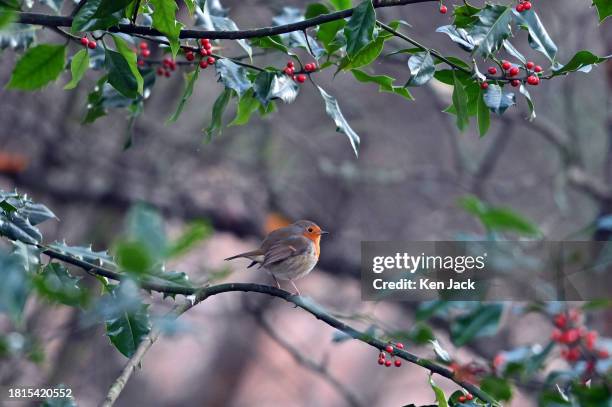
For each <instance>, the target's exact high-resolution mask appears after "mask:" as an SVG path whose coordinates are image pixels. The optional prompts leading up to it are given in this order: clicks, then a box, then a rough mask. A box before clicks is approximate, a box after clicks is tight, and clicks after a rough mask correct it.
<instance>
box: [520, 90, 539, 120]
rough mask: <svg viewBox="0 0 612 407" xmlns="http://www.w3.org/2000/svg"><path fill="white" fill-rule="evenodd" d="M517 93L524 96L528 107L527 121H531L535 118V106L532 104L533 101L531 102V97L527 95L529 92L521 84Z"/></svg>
mask: <svg viewBox="0 0 612 407" xmlns="http://www.w3.org/2000/svg"><path fill="white" fill-rule="evenodd" d="M519 92H521V94H522V95H523V96H525V100H527V106H528V107H529V117H528V118H527V119H528V120H529V121H532V120H534V119H535V118H536V112H535V105H534V104H533V100H531V95H530V94H529V91H528V90H527V88H526V87H525V85H523V84H521V87H520V88H519Z"/></svg>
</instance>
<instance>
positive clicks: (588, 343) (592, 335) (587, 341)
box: [584, 331, 597, 350]
mask: <svg viewBox="0 0 612 407" xmlns="http://www.w3.org/2000/svg"><path fill="white" fill-rule="evenodd" d="M595 342H597V332H596V331H591V332H587V333H586V334H585V335H584V346H585V347H586V348H587V349H588V350H593V348H595Z"/></svg>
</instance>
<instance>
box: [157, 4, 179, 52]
mask: <svg viewBox="0 0 612 407" xmlns="http://www.w3.org/2000/svg"><path fill="white" fill-rule="evenodd" d="M149 4H151V5H152V6H153V15H152V17H153V28H156V29H158V30H159V31H161V32H162V33H164V35H165V36H166V37H167V38H168V41H169V42H170V49H171V50H172V55H173V56H176V54H177V53H178V50H179V34H180V33H181V28H183V24H181V23H180V22H179V21H177V20H176V12H177V10H178V6H177V5H176V2H174V1H167V0H150V1H149Z"/></svg>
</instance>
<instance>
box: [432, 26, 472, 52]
mask: <svg viewBox="0 0 612 407" xmlns="http://www.w3.org/2000/svg"><path fill="white" fill-rule="evenodd" d="M436 32H438V33H443V34H446V35H448V36H449V37H450V39H451V40H452V41H453V42H454V43H455V44H457V45H459V46H460V47H461V48H462V49H463V50H465V51H468V52H471V51H472V50H473V49H474V47H475V44H474V39H473V38H472V37H471V36H470V34H469V33H468V32H467V31H466V30H465V29H463V28H457V27H455V26H452V25H443V26H442V27H438V28H437V29H436Z"/></svg>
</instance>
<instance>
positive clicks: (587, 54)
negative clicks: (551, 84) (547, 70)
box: [552, 50, 612, 76]
mask: <svg viewBox="0 0 612 407" xmlns="http://www.w3.org/2000/svg"><path fill="white" fill-rule="evenodd" d="M610 58H612V55H608V56H605V57H599V56H597V55H595V54H593V53H592V52H591V51H586V50H583V51H578V52H577V53H576V54H575V55H574V56H573V57H572V58H571V59H570V60H569V62H568V63H567V64H565V65H563V66H560V67H558V68H556V69H555V68H553V71H552V74H553V76H558V75H565V74H567V73H569V72H576V71H579V72H585V73H587V72H590V71H591V69H593V65H597V64H601V63H602V62H605V61H607V60H608V59H610Z"/></svg>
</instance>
